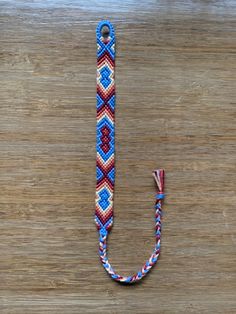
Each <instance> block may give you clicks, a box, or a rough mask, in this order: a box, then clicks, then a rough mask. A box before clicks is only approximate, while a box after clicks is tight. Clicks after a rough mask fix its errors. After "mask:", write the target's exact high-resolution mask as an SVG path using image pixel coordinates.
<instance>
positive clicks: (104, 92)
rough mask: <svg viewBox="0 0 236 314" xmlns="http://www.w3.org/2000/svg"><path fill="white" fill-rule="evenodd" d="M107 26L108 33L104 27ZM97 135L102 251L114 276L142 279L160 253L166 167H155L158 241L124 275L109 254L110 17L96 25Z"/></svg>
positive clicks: (112, 74)
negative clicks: (139, 265)
mask: <svg viewBox="0 0 236 314" xmlns="http://www.w3.org/2000/svg"><path fill="white" fill-rule="evenodd" d="M104 28H106V29H107V34H106V36H105V35H104V33H102V31H103V30H104ZM96 35H97V132H96V133H97V136H96V150H97V155H96V180H97V183H96V198H95V205H96V209H95V222H96V225H97V229H98V231H99V255H100V260H101V262H102V265H103V266H104V268H105V270H106V271H107V273H108V274H109V275H110V276H111V278H112V279H114V280H115V281H118V282H123V283H134V282H137V281H139V280H140V279H142V278H143V277H144V276H145V275H146V274H147V273H148V272H149V271H150V269H151V268H152V267H153V266H154V265H155V263H156V262H157V260H158V257H159V254H160V241H161V216H162V201H163V199H164V196H165V195H164V170H163V169H158V170H155V171H153V176H154V179H155V182H156V184H157V194H156V202H155V223H156V225H155V236H156V244H155V247H154V250H153V253H152V254H151V256H150V258H149V259H148V260H147V261H146V263H145V264H144V265H143V267H142V268H141V270H140V271H138V272H137V273H136V274H134V275H133V276H127V277H126V276H121V275H119V274H117V273H116V272H115V271H114V269H113V268H112V266H111V264H110V263H109V261H108V258H107V237H108V232H109V230H110V229H111V227H112V224H113V194H114V183H115V31H114V28H113V26H112V24H111V23H110V22H109V21H101V22H100V23H99V24H98V26H97V31H96Z"/></svg>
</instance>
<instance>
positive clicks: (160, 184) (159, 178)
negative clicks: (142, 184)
mask: <svg viewBox="0 0 236 314" xmlns="http://www.w3.org/2000/svg"><path fill="white" fill-rule="evenodd" d="M152 175H153V177H154V179H155V181H156V184H157V188H158V192H159V193H163V192H164V176H165V172H164V169H156V170H154V171H153V173H152Z"/></svg>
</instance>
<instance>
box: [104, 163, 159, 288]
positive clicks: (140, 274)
mask: <svg viewBox="0 0 236 314" xmlns="http://www.w3.org/2000/svg"><path fill="white" fill-rule="evenodd" d="M153 176H154V178H155V181H156V183H157V195H156V204H155V209H156V212H155V222H156V226H155V234H156V245H155V247H154V250H153V253H152V255H151V256H150V258H149V259H148V260H147V261H146V263H145V264H144V265H143V267H142V268H141V270H140V271H139V272H137V273H136V274H134V275H133V276H128V277H126V276H121V275H119V274H117V273H116V272H115V271H114V269H113V268H112V266H111V264H110V263H109V261H108V258H107V236H108V230H106V228H101V229H100V230H99V235H100V237H99V255H100V260H101V262H102V264H103V267H104V268H105V270H106V271H107V273H108V274H109V275H110V276H111V278H112V279H114V280H115V281H118V282H122V283H135V282H137V281H139V280H140V279H142V278H143V277H144V276H146V275H147V273H149V271H150V270H151V269H152V267H153V266H154V265H155V264H156V262H157V260H158V258H159V255H160V247H161V216H162V202H163V199H164V196H165V195H164V170H163V169H158V170H155V171H153Z"/></svg>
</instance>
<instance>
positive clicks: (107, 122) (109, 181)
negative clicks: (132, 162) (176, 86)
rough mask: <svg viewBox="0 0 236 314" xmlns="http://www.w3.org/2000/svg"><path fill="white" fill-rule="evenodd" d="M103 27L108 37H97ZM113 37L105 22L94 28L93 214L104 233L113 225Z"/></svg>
mask: <svg viewBox="0 0 236 314" xmlns="http://www.w3.org/2000/svg"><path fill="white" fill-rule="evenodd" d="M104 25H106V26H107V27H109V30H110V33H109V36H108V37H107V38H104V37H103V36H102V34H101V28H102V27H103V26H104ZM114 68H115V36H114V30H113V27H112V25H111V24H110V23H109V22H108V21H104V22H103V23H101V24H99V25H98V28H97V138H96V149H97V157H96V169H97V176H96V179H97V184H96V200H95V203H96V212H95V222H96V224H97V227H98V229H101V228H106V229H107V230H108V229H109V228H110V227H111V226H112V223H113V193H114V181H115V167H114V163H115V157H114V153H115V152H114V151H115V127H114V119H115V82H114Z"/></svg>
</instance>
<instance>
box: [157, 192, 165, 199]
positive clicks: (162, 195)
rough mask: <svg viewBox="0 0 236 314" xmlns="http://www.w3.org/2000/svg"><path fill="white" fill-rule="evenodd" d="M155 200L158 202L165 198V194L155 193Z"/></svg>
mask: <svg viewBox="0 0 236 314" xmlns="http://www.w3.org/2000/svg"><path fill="white" fill-rule="evenodd" d="M156 198H157V199H158V200H161V199H163V198H165V194H164V193H157V195H156Z"/></svg>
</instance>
